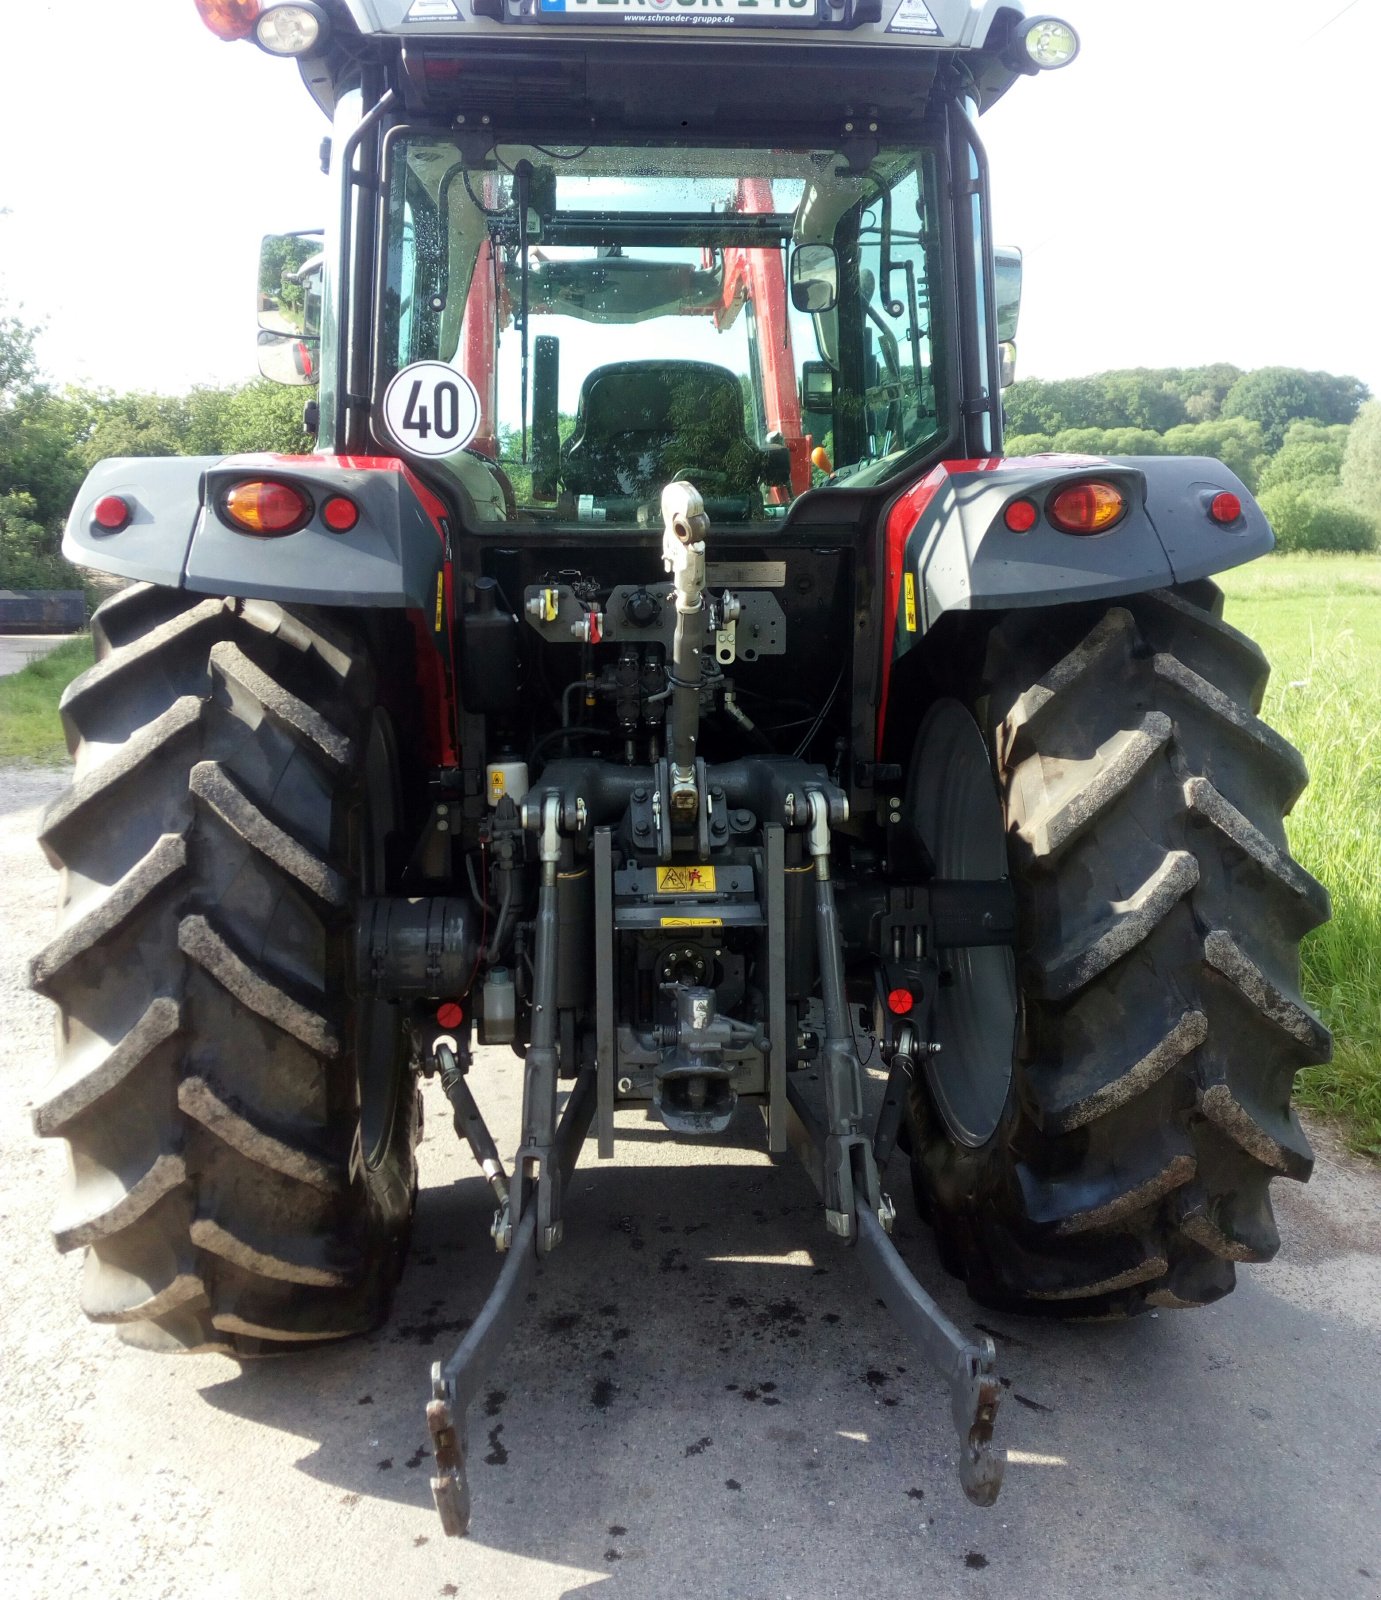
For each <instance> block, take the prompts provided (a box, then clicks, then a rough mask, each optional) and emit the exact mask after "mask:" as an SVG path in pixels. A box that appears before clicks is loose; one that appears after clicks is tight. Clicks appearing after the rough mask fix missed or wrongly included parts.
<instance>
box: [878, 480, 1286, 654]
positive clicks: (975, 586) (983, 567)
mask: <svg viewBox="0 0 1381 1600" xmlns="http://www.w3.org/2000/svg"><path fill="white" fill-rule="evenodd" d="M1086 478H1101V479H1105V480H1106V481H1108V482H1111V483H1114V484H1116V485H1117V487H1118V488H1120V489H1121V490H1122V492H1123V494H1124V496H1125V497H1126V499H1127V503H1128V510H1127V513H1126V515H1125V516H1124V517H1123V519H1122V520H1121V522H1119V523H1118V524H1117V525H1116V526H1115V527H1113V528H1112V529H1111V530H1110V531H1109V532H1107V533H1104V534H1099V535H1096V536H1095V537H1093V538H1079V537H1075V536H1071V535H1070V534H1066V533H1061V532H1059V530H1058V529H1056V528H1055V527H1053V526H1052V525H1051V524H1050V523H1049V522H1048V521H1047V520H1046V518H1045V515H1044V507H1045V505H1046V503H1047V502H1048V501H1049V499H1050V497H1051V496H1052V495H1053V494H1054V493H1055V492H1056V491H1057V490H1059V489H1060V488H1061V487H1063V486H1064V485H1066V484H1068V483H1073V482H1077V481H1079V480H1081V479H1086ZM927 487H928V488H929V489H930V493H929V494H928V495H926V493H925V490H926V488H927ZM1225 490H1226V491H1228V492H1229V493H1232V494H1235V495H1236V496H1237V497H1238V499H1239V500H1240V501H1241V503H1242V515H1241V516H1240V517H1239V518H1238V519H1237V521H1236V522H1234V523H1232V524H1231V525H1229V526H1227V527H1223V526H1221V525H1220V524H1218V523H1216V522H1214V521H1213V520H1212V519H1211V518H1210V516H1209V514H1208V506H1209V503H1210V502H1211V501H1212V499H1213V497H1214V495H1216V494H1219V493H1221V492H1223V491H1225ZM909 495H910V496H911V497H914V500H913V503H914V501H923V502H924V503H923V505H922V506H921V507H920V509H919V515H918V517H917V520H916V523H915V526H914V527H913V528H912V530H911V532H910V534H909V535H908V536H907V537H906V543H905V557H904V561H905V564H904V567H903V572H904V573H905V575H906V577H907V579H908V580H909V581H910V583H914V585H915V588H916V595H917V600H918V602H919V604H918V606H917V607H916V608H915V609H916V612H918V613H919V614H913V613H912V612H910V611H908V609H907V607H906V604H905V601H906V595H905V593H904V592H903V594H902V595H901V596H900V597H899V598H900V600H901V602H902V603H901V615H900V617H899V619H898V628H897V635H896V637H897V641H898V645H899V647H900V651H901V652H904V651H905V649H906V645H907V639H906V636H907V634H908V633H909V634H911V635H912V636H913V637H914V636H915V635H917V634H924V633H925V632H927V631H928V630H929V629H931V628H933V627H934V626H935V624H936V622H937V621H938V620H939V619H940V617H942V616H943V615H944V614H945V613H946V612H949V611H1005V610H1008V609H1010V608H1012V607H1015V606H1049V605H1060V604H1064V603H1066V602H1070V601H1076V600H1098V599H1103V598H1105V597H1108V596H1112V595H1121V594H1137V593H1139V592H1141V591H1142V590H1145V589H1163V588H1165V587H1167V586H1168V585H1170V584H1172V583H1188V582H1189V581H1191V580H1192V579H1194V578H1205V577H1208V576H1210V575H1211V574H1213V573H1215V572H1222V571H1224V570H1225V569H1226V568H1228V567H1235V566H1238V565H1240V563H1242V562H1244V561H1251V560H1252V559H1254V558H1255V557H1256V556H1259V555H1264V554H1265V553H1266V552H1267V551H1268V550H1270V549H1272V548H1273V547H1274V545H1275V536H1274V535H1273V534H1272V532H1271V528H1270V524H1269V523H1268V522H1267V521H1266V518H1265V516H1264V515H1263V514H1262V511H1261V508H1260V507H1259V506H1258V505H1257V503H1256V501H1255V500H1253V499H1252V497H1251V495H1250V494H1249V493H1248V491H1247V489H1246V487H1245V486H1244V485H1243V483H1242V481H1241V479H1240V478H1238V477H1237V476H1236V474H1235V473H1233V472H1231V471H1229V470H1228V468H1227V467H1225V466H1223V464H1222V463H1221V462H1219V461H1215V460H1213V459H1212V458H1211V457H1206V456H1118V457H1110V458H1102V457H1099V458H1093V457H1088V456H1067V455H1046V456H1021V457H1011V458H993V459H992V460H986V461H963V462H947V463H945V464H943V465H941V466H939V467H937V468H935V470H934V472H932V473H931V474H930V476H929V477H928V478H927V479H926V480H925V483H924V485H921V486H918V488H917V489H916V490H912V491H910V492H909ZM907 498H908V497H904V498H903V500H902V501H898V502H897V503H896V505H895V506H894V508H893V513H892V515H893V516H894V517H895V516H897V515H898V514H899V512H901V508H902V507H903V505H905V504H906V503H907ZM1023 498H1025V499H1030V500H1033V501H1035V503H1036V505H1037V506H1038V507H1039V508H1040V509H1041V515H1040V517H1039V519H1038V520H1037V523H1036V525H1035V527H1033V528H1032V529H1031V531H1030V532H1029V533H1013V532H1012V531H1011V530H1010V529H1009V528H1008V527H1007V525H1006V523H1005V521H1004V520H1003V514H1004V512H1005V511H1006V509H1007V507H1008V506H1009V505H1010V504H1011V503H1012V501H1014V500H1018V499H1023ZM903 514H904V513H903ZM894 570H895V569H894ZM913 615H914V620H913Z"/></svg>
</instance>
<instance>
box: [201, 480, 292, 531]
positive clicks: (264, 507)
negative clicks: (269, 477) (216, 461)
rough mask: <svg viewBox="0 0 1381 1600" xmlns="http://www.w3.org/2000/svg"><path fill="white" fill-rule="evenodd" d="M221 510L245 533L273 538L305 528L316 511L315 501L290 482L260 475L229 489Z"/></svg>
mask: <svg viewBox="0 0 1381 1600" xmlns="http://www.w3.org/2000/svg"><path fill="white" fill-rule="evenodd" d="M221 510H222V512H223V514H224V516H225V519H226V521H227V522H229V523H230V525H231V527H233V528H236V529H238V530H239V531H240V532H241V533H253V534H257V535H258V536H259V537H260V538H270V539H271V538H277V537H278V536H279V535H280V534H284V533H296V532H297V530H298V529H299V528H303V527H305V526H306V525H307V521H308V519H309V518H310V517H311V514H312V502H311V501H310V500H309V499H308V498H307V496H306V495H305V494H303V492H302V491H301V489H295V488H293V486H292V485H291V484H290V483H268V482H263V481H261V480H259V479H257V478H256V479H251V480H249V481H248V482H245V483H237V484H236V485H235V486H234V487H233V488H231V489H227V490H226V492H225V496H224V498H223V499H222V500H221Z"/></svg>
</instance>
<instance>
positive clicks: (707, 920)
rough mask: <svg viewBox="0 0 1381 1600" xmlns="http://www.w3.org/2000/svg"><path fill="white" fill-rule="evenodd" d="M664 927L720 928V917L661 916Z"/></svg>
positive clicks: (722, 923)
mask: <svg viewBox="0 0 1381 1600" xmlns="http://www.w3.org/2000/svg"><path fill="white" fill-rule="evenodd" d="M662 926H663V927H664V928H722V927H723V926H724V919H723V918H722V917H663V918H662Z"/></svg>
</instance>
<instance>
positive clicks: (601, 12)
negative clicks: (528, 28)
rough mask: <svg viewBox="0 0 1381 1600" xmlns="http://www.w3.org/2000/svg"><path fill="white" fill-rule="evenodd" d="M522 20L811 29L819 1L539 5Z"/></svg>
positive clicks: (546, 0) (566, 1) (545, 0)
mask: <svg viewBox="0 0 1381 1600" xmlns="http://www.w3.org/2000/svg"><path fill="white" fill-rule="evenodd" d="M524 14H525V15H532V16H533V18H534V20H535V21H538V22H581V23H591V22H629V23H641V24H643V25H645V26H651V27H657V26H663V27H702V28H703V27H716V26H718V27H733V26H738V27H742V28H779V27H791V26H792V25H800V24H802V23H804V24H807V25H811V24H813V23H815V22H816V21H817V20H818V18H819V14H820V0H537V4H536V5H535V6H534V7H533V10H532V12H531V13H528V12H527V10H526V8H524Z"/></svg>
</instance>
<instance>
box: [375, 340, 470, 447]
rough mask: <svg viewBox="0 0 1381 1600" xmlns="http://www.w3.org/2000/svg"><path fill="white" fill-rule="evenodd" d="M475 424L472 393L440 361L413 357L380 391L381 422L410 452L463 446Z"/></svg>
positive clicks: (452, 369)
mask: <svg viewBox="0 0 1381 1600" xmlns="http://www.w3.org/2000/svg"><path fill="white" fill-rule="evenodd" d="M479 425H480V397H479V393H478V391H477V390H476V388H475V386H474V384H473V383H471V382H470V380H469V378H467V377H466V376H465V374H464V373H463V372H460V371H458V370H457V369H456V368H455V367H452V366H448V365H447V363H446V362H444V361H415V362H414V363H413V364H412V366H410V367H404V368H403V370H402V371H401V372H399V373H398V374H396V376H395V377H394V378H393V380H392V381H391V382H390V384H389V386H388V388H387V389H385V390H384V426H385V427H386V428H387V429H388V431H389V432H390V433H391V434H392V435H393V437H394V438H395V439H396V440H397V441H398V443H399V444H401V445H402V447H403V448H404V449H405V450H410V451H412V453H413V454H414V455H419V456H448V455H450V454H451V452H452V451H454V450H463V449H464V448H465V446H466V445H467V444H469V442H470V441H471V439H473V438H474V436H475V432H476V430H477V429H478V428H479Z"/></svg>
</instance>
